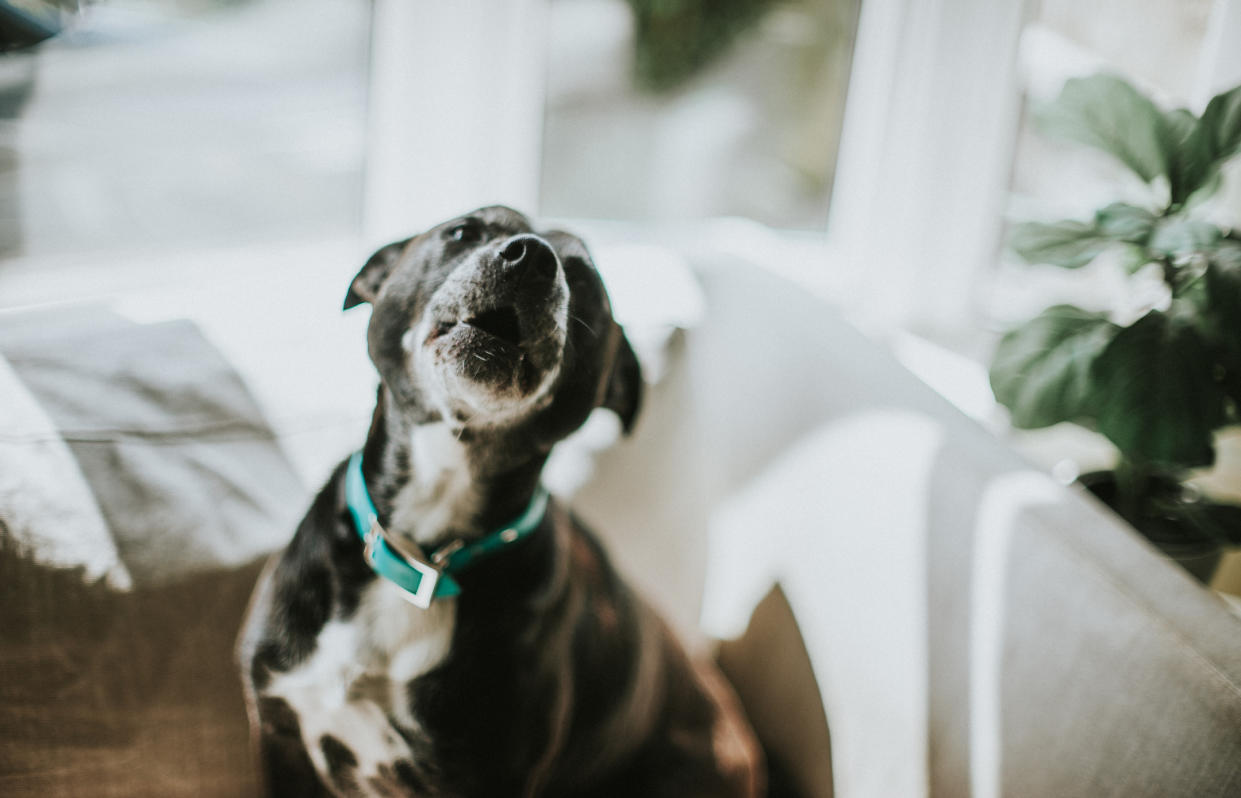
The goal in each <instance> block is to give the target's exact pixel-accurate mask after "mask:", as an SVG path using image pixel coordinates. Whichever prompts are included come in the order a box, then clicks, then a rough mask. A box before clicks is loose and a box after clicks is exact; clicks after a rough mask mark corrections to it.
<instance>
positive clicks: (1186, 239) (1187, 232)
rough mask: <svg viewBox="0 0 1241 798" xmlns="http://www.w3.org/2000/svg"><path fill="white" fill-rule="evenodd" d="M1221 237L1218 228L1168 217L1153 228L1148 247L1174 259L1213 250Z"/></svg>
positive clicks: (1204, 223)
mask: <svg viewBox="0 0 1241 798" xmlns="http://www.w3.org/2000/svg"><path fill="white" fill-rule="evenodd" d="M1222 237H1223V233H1222V232H1221V231H1220V229H1219V228H1218V227H1216V226H1215V225H1213V224H1211V223H1210V222H1204V221H1202V220H1201V219H1192V218H1190V217H1188V216H1180V215H1178V216H1168V217H1166V218H1164V219H1162V220H1161V221H1160V222H1159V224H1157V225H1156V226H1155V231H1154V233H1152V234H1151V238H1150V242H1149V243H1148V246H1149V247H1150V248H1151V250H1153V251H1154V252H1158V253H1160V254H1162V255H1168V256H1171V257H1176V256H1177V255H1188V254H1191V253H1194V252H1203V251H1207V250H1212V249H1214V248H1215V247H1216V246H1217V245H1218V244H1219V242H1220V239H1221V238H1222Z"/></svg>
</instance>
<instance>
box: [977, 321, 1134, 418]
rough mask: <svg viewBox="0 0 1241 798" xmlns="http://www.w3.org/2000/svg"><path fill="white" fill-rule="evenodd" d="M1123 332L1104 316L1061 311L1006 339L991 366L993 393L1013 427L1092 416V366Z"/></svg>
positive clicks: (1020, 329)
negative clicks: (1109, 344) (1089, 407)
mask: <svg viewBox="0 0 1241 798" xmlns="http://www.w3.org/2000/svg"><path fill="white" fill-rule="evenodd" d="M1118 329H1119V328H1118V327H1117V326H1116V325H1115V324H1112V323H1111V322H1110V321H1108V320H1107V317H1106V316H1105V315H1103V314H1101V313H1088V312H1086V311H1084V310H1080V309H1078V308H1075V307H1073V306H1071V305H1057V306H1055V307H1052V308H1048V309H1047V310H1045V311H1043V313H1042V314H1041V315H1039V316H1038V317H1037V318H1035V319H1032V320H1031V321H1029V322H1027V323H1026V324H1024V325H1022V326H1021V327H1018V328H1017V329H1015V330H1013V331H1012V332H1010V333H1008V334H1007V335H1005V336H1004V338H1003V339H1002V340H1001V341H1000V345H999V347H998V348H997V349H996V352H995V357H994V358H993V359H992V361H991V389H992V390H993V391H994V392H995V398H996V400H998V401H999V402H1000V403H1001V404H1003V405H1004V406H1005V407H1007V408H1008V409H1009V410H1010V411H1011V412H1012V422H1013V426H1016V427H1019V428H1022V429H1034V428H1038V427H1047V426H1050V425H1052V424H1057V423H1059V422H1061V421H1075V420H1078V419H1080V418H1083V417H1085V416H1087V415H1088V407H1087V404H1086V399H1087V397H1088V396H1089V394H1090V392H1091V390H1090V387H1091V386H1090V379H1091V378H1090V366H1091V363H1092V362H1093V361H1094V359H1095V358H1096V357H1098V355H1099V353H1100V352H1102V351H1103V349H1104V348H1105V347H1106V346H1107V344H1108V342H1109V341H1110V340H1111V339H1112V336H1114V335H1115V334H1116V333H1117V331H1118Z"/></svg>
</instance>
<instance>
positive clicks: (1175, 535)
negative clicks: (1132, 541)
mask: <svg viewBox="0 0 1241 798" xmlns="http://www.w3.org/2000/svg"><path fill="white" fill-rule="evenodd" d="M1077 481H1078V482H1079V483H1081V485H1082V486H1083V487H1084V488H1086V489H1087V490H1089V491H1090V492H1091V493H1093V494H1094V495H1095V497H1096V498H1098V499H1099V500H1100V501H1102V502H1103V503H1104V504H1106V505H1107V506H1108V507H1110V508H1111V509H1112V511H1113V512H1115V513H1116V514H1117V515H1119V516H1120V517H1121V518H1124V519H1125V520H1126V521H1128V522H1129V524H1130V525H1131V526H1133V528H1134V529H1136V530H1137V531H1138V532H1140V533H1141V534H1142V536H1143V537H1145V538H1146V539H1147V540H1149V541H1150V542H1151V543H1152V544H1153V545H1154V546H1155V548H1157V549H1159V551H1161V552H1163V554H1164V555H1166V556H1167V557H1169V558H1170V559H1172V560H1174V561H1176V563H1177V564H1179V565H1180V566H1181V567H1182V568H1184V569H1185V570H1186V571H1188V572H1189V574H1190V576H1192V577H1194V578H1195V579H1197V580H1198V581H1199V582H1201V583H1203V584H1204V585H1205V584H1207V583H1208V582H1210V581H1211V577H1212V576H1214V575H1215V571H1216V569H1217V568H1218V567H1219V563H1220V560H1221V559H1222V558H1223V556H1224V547H1223V545H1222V544H1221V543H1220V541H1219V540H1217V539H1216V538H1213V537H1211V536H1209V535H1206V534H1204V533H1203V532H1202V531H1201V530H1199V529H1198V528H1197V527H1195V526H1194V525H1192V524H1190V523H1189V522H1187V521H1186V520H1185V519H1184V518H1182V517H1177V516H1175V515H1172V514H1169V513H1161V512H1159V511H1158V510H1157V509H1156V507H1155V504H1156V502H1154V501H1151V499H1161V500H1163V501H1164V502H1168V501H1172V502H1181V503H1183V504H1185V505H1193V504H1197V503H1199V502H1202V500H1200V499H1187V498H1185V497H1184V492H1183V490H1182V488H1181V485H1180V483H1178V482H1177V481H1175V480H1173V479H1171V478H1168V477H1152V478H1151V480H1150V489H1149V491H1148V492H1147V494H1144V496H1143V498H1144V499H1147V501H1144V502H1143V503H1142V506H1141V508H1140V510H1139V511H1138V512H1132V511H1131V512H1124V511H1122V509H1121V508H1120V507H1119V501H1118V495H1119V491H1118V488H1117V484H1116V474H1115V473H1114V472H1112V471H1091V472H1089V473H1086V474H1082V475H1081V476H1080V477H1078V479H1077Z"/></svg>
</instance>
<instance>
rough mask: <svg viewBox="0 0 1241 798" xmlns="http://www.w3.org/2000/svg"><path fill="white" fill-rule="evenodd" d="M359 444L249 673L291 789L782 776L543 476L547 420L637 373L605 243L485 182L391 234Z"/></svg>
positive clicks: (294, 564) (566, 425)
mask: <svg viewBox="0 0 1241 798" xmlns="http://www.w3.org/2000/svg"><path fill="white" fill-rule="evenodd" d="M362 302H369V303H371V305H372V308H373V310H372V316H371V320H370V327H369V332H368V344H369V351H370V356H371V360H372V361H373V362H374V364H375V367H376V369H377V370H378V371H379V375H380V378H381V385H380V389H379V399H378V402H377V405H376V407H375V412H374V417H373V420H372V423H371V428H370V433H369V434H368V436H367V440H366V443H365V445H364V446H363V448H362V450H361V451H360V452H359V453H357V454H355V455H354V456H353V457H351V458H350V459H349V460H347V461H346V462H344V463H342V464H341V465H340V466H339V467H337V469H336V470H335V472H334V473H333V475H332V477H331V479H330V480H329V481H328V483H327V485H326V486H324V488H323V490H322V491H321V492H320V493H319V495H318V497H317V498H316V499H315V500H314V502H313V504H312V505H311V507H310V510H309V511H308V512H307V514H306V517H305V518H304V519H303V520H302V522H301V525H300V526H299V527H298V529H297V532H296V534H295V535H294V537H293V540H292V542H291V543H290V544H289V546H288V548H287V550H285V551H284V552H283V554H282V555H281V556H280V557H279V558H278V560H277V561H275V562H274V563H273V565H272V566H270V567H269V568H268V571H267V572H266V574H265V575H264V577H263V578H262V579H261V580H260V583H259V585H258V588H257V590H256V592H255V596H254V599H253V602H252V606H251V609H250V615H249V618H248V621H247V623H246V628H245V629H244V630H243V633H242V639H241V643H240V645H241V658H242V666H243V678H244V680H245V682H246V687H247V695H248V698H249V702H250V711H251V719H252V721H253V723H254V725H255V727H256V735H257V739H258V742H259V755H260V757H261V763H262V767H263V770H264V774H265V778H266V782H267V786H268V790H269V792H270V793H272V794H275V795H289V796H293V795H296V796H314V795H341V796H346V795H348V796H352V795H366V796H370V795H384V796H388V795H398V796H460V797H461V798H466V797H468V796H503V797H504V798H512V797H513V796H518V797H521V796H624V797H625V798H661V797H662V796H668V798H673V797H675V798H693V796H704V797H705V796H744V797H745V798H751V797H752V796H756V795H760V794H761V791H762V786H761V784H762V780H763V775H762V758H761V754H760V752H759V749H758V747H757V744H756V743H755V741H754V738H753V735H752V733H751V732H750V730H749V727H748V726H747V725H746V723H745V720H744V718H743V717H742V714H741V712H740V711H739V709H738V706H737V703H736V700H735V698H734V697H732V694H731V692H730V691H729V689H728V688H727V687H726V686H725V685H724V683H723V681H722V678H721V677H720V675H719V674H718V673H717V672H716V671H714V670H713V669H712V668H711V667H710V666H706V665H703V664H701V663H698V662H696V661H691V659H690V657H688V656H687V655H686V653H685V652H684V650H683V649H682V648H681V646H680V645H679V644H678V643H677V642H676V640H675V639H674V638H673V636H672V635H671V634H670V632H669V630H668V627H667V626H666V625H665V624H664V623H663V622H662V621H661V620H660V619H659V618H658V617H657V616H656V615H655V614H654V613H653V612H652V611H651V610H650V609H649V608H648V606H647V605H646V604H645V603H643V601H642V600H641V599H639V598H638V597H637V596H635V594H634V593H633V592H632V591H631V590H630V589H629V588H628V587H626V585H625V584H624V582H622V581H621V579H620V577H619V576H618V575H617V573H616V571H615V570H614V569H613V568H612V566H611V565H610V564H609V562H608V558H607V556H606V554H605V553H604V552H603V550H602V549H601V548H600V545H599V543H598V542H597V541H596V539H595V538H594V537H592V536H591V535H590V533H588V532H587V531H586V530H585V529H584V528H583V527H582V526H581V524H579V523H578V522H577V520H576V519H575V518H574V517H573V516H572V515H571V514H570V512H569V511H568V510H566V509H565V508H564V507H562V506H561V505H559V504H558V503H557V502H555V501H554V500H553V501H548V499H547V496H546V494H545V493H544V492H543V490H542V488H541V487H540V485H539V474H540V471H541V470H542V467H543V464H544V462H545V461H546V459H547V457H548V454H549V452H550V451H551V448H552V446H553V445H554V444H555V443H556V442H557V441H559V440H561V439H562V438H564V437H565V436H567V435H568V434H569V433H571V432H572V431H574V430H575V429H577V428H578V427H579V426H580V425H581V424H582V423H583V422H584V421H585V419H586V417H587V415H588V414H590V412H591V411H592V410H593V409H594V408H596V407H606V408H610V409H612V410H614V411H616V413H618V414H619V416H620V418H621V421H622V424H623V426H624V428H625V429H626V430H628V429H629V428H630V427H631V426H632V424H633V422H634V417H635V414H636V413H637V410H638V405H639V400H640V394H641V387H642V385H641V375H640V372H639V368H638V363H637V360H636V359H635V357H634V355H633V351H632V350H631V349H630V347H629V344H628V342H627V341H626V340H625V337H624V334H623V332H622V331H621V328H620V327H619V326H618V325H617V324H616V322H615V321H614V320H613V318H612V314H611V308H610V305H609V302H608V298H607V294H606V293H605V291H604V288H603V284H602V283H601V281H600V279H599V276H598V274H597V273H596V272H595V269H594V266H593V264H592V262H591V259H590V256H589V254H588V253H587V251H586V248H585V246H584V245H583V244H582V242H581V241H580V240H578V239H577V238H575V237H574V236H571V235H568V234H566V233H560V232H550V233H541V234H535V233H534V232H533V230H532V228H531V225H530V222H529V221H528V220H527V219H526V218H525V217H524V216H522V215H521V214H519V213H517V212H516V211H513V210H510V209H508V208H504V207H490V208H483V209H480V210H478V211H475V212H473V213H471V214H468V215H467V216H464V217H461V218H459V219H455V220H453V221H450V222H446V223H444V224H441V225H439V226H438V227H435V228H432V229H431V230H428V231H427V232H425V233H422V234H421V235H418V236H415V237H413V238H410V239H408V240H405V241H400V242H397V243H394V244H390V245H388V246H386V247H384V248H383V249H381V250H379V251H378V252H376V253H375V255H374V256H372V257H371V259H370V260H369V261H367V263H366V265H365V266H363V267H362V270H361V272H359V273H358V275H357V277H355V278H354V280H353V284H352V285H351V287H350V289H349V292H348V295H347V296H346V298H345V307H346V308H350V307H352V306H354V305H357V304H359V303H362Z"/></svg>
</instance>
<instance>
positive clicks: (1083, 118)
mask: <svg viewBox="0 0 1241 798" xmlns="http://www.w3.org/2000/svg"><path fill="white" fill-rule="evenodd" d="M1039 116H1040V121H1041V123H1042V127H1043V129H1044V130H1046V131H1047V132H1048V133H1049V134H1051V135H1055V136H1059V137H1061V138H1064V139H1068V140H1069V141H1076V142H1078V143H1079V144H1085V145H1087V146H1089V147H1094V148H1096V149H1099V150H1102V151H1103V152H1106V153H1109V154H1110V155H1113V156H1114V157H1116V158H1117V159H1119V160H1120V162H1121V163H1123V164H1125V165H1126V166H1128V167H1129V168H1130V169H1132V170H1133V172H1134V173H1135V174H1137V175H1138V176H1139V177H1140V178H1142V180H1144V181H1145V182H1147V183H1149V182H1151V181H1152V180H1154V179H1155V178H1156V177H1158V176H1160V175H1163V174H1166V173H1167V171H1168V165H1167V158H1166V155H1165V152H1166V149H1167V138H1168V134H1167V132H1166V123H1165V121H1164V116H1163V114H1162V113H1161V112H1160V110H1159V109H1158V108H1156V107H1155V105H1154V103H1152V102H1151V101H1150V100H1148V99H1147V98H1146V97H1144V96H1143V95H1142V94H1141V93H1140V92H1138V90H1137V89H1135V88H1133V86H1130V85H1129V84H1128V83H1126V82H1125V81H1124V80H1122V79H1120V78H1118V77H1116V76H1114V75H1093V76H1091V77H1086V78H1073V79H1071V80H1069V81H1068V82H1067V83H1065V84H1064V89H1062V90H1061V92H1060V96H1059V97H1057V98H1056V100H1055V101H1054V102H1052V103H1051V104H1049V105H1048V106H1046V107H1045V108H1044V109H1043V110H1042V112H1041V113H1040V115H1039Z"/></svg>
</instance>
